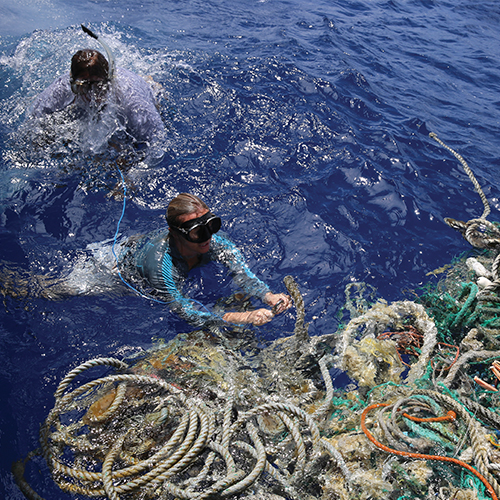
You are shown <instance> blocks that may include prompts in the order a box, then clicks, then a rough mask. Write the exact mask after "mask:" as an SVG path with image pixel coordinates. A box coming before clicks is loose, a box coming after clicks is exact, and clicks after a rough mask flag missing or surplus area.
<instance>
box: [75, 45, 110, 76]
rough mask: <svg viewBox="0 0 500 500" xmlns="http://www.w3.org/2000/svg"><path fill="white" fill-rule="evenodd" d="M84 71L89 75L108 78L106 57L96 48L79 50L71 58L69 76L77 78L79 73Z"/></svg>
mask: <svg viewBox="0 0 500 500" xmlns="http://www.w3.org/2000/svg"><path fill="white" fill-rule="evenodd" d="M84 72H86V73H88V74H89V76H96V77H98V78H101V79H103V80H108V74H109V64H108V61H107V59H106V58H105V57H104V56H103V55H102V54H101V53H100V52H99V51H98V50H92V49H84V50H79V51H78V52H77V53H76V54H75V55H74V56H73V57H72V58H71V78H72V79H73V80H78V78H79V75H81V74H82V73H84Z"/></svg>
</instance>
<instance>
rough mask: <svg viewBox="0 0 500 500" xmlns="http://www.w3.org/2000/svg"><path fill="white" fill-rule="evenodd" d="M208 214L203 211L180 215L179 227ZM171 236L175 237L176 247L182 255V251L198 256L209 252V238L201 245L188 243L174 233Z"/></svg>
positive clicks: (206, 211)
mask: <svg viewBox="0 0 500 500" xmlns="http://www.w3.org/2000/svg"><path fill="white" fill-rule="evenodd" d="M208 212H209V211H208V210H206V209H205V210H201V211H199V212H193V213H191V214H184V215H180V216H179V218H178V220H179V225H180V224H184V223H185V222H188V221H190V220H193V219H197V218H198V217H202V216H203V215H205V214H207V213H208ZM172 234H174V235H175V237H176V238H175V241H176V243H177V246H178V247H179V250H180V252H181V254H182V253H183V249H184V250H187V251H189V252H193V253H198V254H202V253H207V252H208V251H209V250H210V241H211V240H212V237H211V236H210V238H209V239H208V240H207V241H203V242H202V243H193V242H192V241H188V240H186V239H185V238H183V237H182V236H179V235H177V234H176V233H172Z"/></svg>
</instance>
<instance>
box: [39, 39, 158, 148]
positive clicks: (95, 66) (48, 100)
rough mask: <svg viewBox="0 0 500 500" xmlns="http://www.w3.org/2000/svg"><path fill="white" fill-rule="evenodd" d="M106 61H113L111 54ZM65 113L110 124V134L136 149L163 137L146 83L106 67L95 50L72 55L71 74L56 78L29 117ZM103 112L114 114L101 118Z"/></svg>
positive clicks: (106, 62) (110, 66) (103, 58)
mask: <svg viewBox="0 0 500 500" xmlns="http://www.w3.org/2000/svg"><path fill="white" fill-rule="evenodd" d="M101 43H103V42H101ZM108 57H112V56H111V53H110V52H108ZM65 109H68V110H71V112H72V113H73V115H72V117H73V118H77V119H80V120H82V119H83V120H85V119H88V118H89V117H94V119H95V117H96V116H97V117H100V118H101V121H104V120H105V121H107V122H108V123H109V127H110V128H111V131H112V132H118V133H121V135H122V137H123V135H125V136H126V137H127V139H128V140H129V141H131V142H132V143H133V144H136V145H141V144H147V145H151V144H158V143H161V141H162V140H163V139H164V136H165V126H164V124H163V121H162V119H161V116H160V114H159V112H158V109H157V107H156V104H155V99H154V96H153V93H152V91H151V88H150V86H149V85H148V83H147V82H146V81H145V80H144V79H143V78H141V77H139V76H138V75H136V74H135V73H133V72H132V71H129V70H127V69H125V68H116V69H115V68H114V61H113V60H111V61H110V63H108V61H107V60H106V58H105V57H104V56H103V54H101V53H100V52H99V51H97V50H93V49H84V50H79V51H78V52H76V54H74V55H73V57H72V59H71V71H70V73H69V74H65V75H62V76H60V77H59V78H57V79H56V80H55V81H54V82H53V83H52V84H51V85H50V86H49V87H47V88H46V89H45V90H44V91H43V92H42V93H41V94H40V95H39V96H38V97H37V98H36V100H35V102H34V103H33V106H32V108H31V117H33V118H40V117H43V116H44V115H50V114H53V113H55V112H58V111H62V110H65ZM104 111H106V112H107V113H110V112H113V114H112V115H110V116H108V117H106V118H103V117H102V115H103V112H104ZM113 128H114V129H116V130H113ZM111 135H113V134H111ZM120 140H121V138H120ZM116 142H117V141H115V143H116ZM111 144H112V145H113V141H111Z"/></svg>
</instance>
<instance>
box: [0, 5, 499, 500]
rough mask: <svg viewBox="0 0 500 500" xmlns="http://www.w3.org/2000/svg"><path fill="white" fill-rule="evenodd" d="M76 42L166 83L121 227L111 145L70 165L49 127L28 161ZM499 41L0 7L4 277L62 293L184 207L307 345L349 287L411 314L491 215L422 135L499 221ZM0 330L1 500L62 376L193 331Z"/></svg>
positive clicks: (139, 302)
mask: <svg viewBox="0 0 500 500" xmlns="http://www.w3.org/2000/svg"><path fill="white" fill-rule="evenodd" d="M82 23H83V24H85V25H87V26H88V27H90V28H91V29H92V30H94V31H95V32H97V33H98V34H99V35H100V36H102V37H103V38H104V39H105V40H106V42H107V43H108V45H109V46H110V47H111V48H112V50H113V53H114V55H115V58H116V61H117V64H118V66H122V67H126V68H128V69H131V70H133V71H135V72H136V73H138V74H140V75H141V76H143V77H145V78H148V79H151V80H152V81H154V88H155V92H156V95H157V98H158V102H159V106H160V110H161V113H162V116H163V118H164V120H165V123H166V124H167V127H168V140H167V143H166V144H165V145H164V147H165V156H164V157H163V159H162V160H161V161H160V162H159V163H157V164H155V165H148V164H146V163H145V162H143V161H142V159H141V158H140V157H139V156H137V157H134V156H133V155H132V156H130V157H129V161H130V163H131V165H130V168H131V172H132V178H133V186H131V187H130V189H129V191H128V192H127V197H126V203H125V209H124V205H123V201H122V199H121V198H119V197H117V196H114V195H113V193H115V192H116V191H119V190H120V185H121V180H120V177H119V174H118V173H117V171H116V169H115V168H114V166H113V161H112V160H113V158H111V159H110V158H104V159H103V158H102V157H98V155H97V156H96V155H95V154H93V151H92V146H93V145H95V144H96V142H95V141H97V142H98V140H99V137H97V138H96V137H94V136H89V138H88V141H87V143H86V144H87V146H88V149H85V148H83V149H82V150H76V151H75V150H74V149H71V148H70V147H69V146H67V144H65V142H64V141H61V140H60V137H59V138H58V136H57V133H59V132H60V133H61V134H63V133H64V131H63V130H61V129H59V130H58V129H57V128H55V129H54V130H53V131H52V132H54V134H53V135H52V136H51V137H52V139H51V140H50V141H47V143H46V144H42V145H41V146H40V147H39V148H38V149H37V150H36V151H35V150H33V149H32V148H31V146H30V143H29V142H28V141H27V140H26V136H25V135H23V134H22V133H21V132H20V131H23V126H22V125H23V123H24V121H25V118H26V116H27V112H28V110H29V106H30V105H31V103H32V102H33V99H34V98H35V96H36V95H37V94H38V93H40V92H41V91H42V90H43V89H44V88H45V87H46V86H47V85H49V84H50V83H51V82H52V81H53V79H55V78H56V77H57V76H58V75H60V74H62V73H64V72H66V71H68V70H69V60H70V58H71V55H72V54H73V53H74V52H75V51H76V50H78V49H79V48H84V47H93V48H99V47H98V46H97V44H96V42H94V41H92V40H91V39H90V38H89V37H87V36H86V35H85V34H84V33H83V32H82V30H81V29H80V24H82ZM499 39H500V4H499V3H498V2H493V1H490V2H480V3H479V2H476V1H475V0H454V1H440V0H389V1H386V0H384V1H382V0H370V1H365V2H361V1H349V0H344V1H342V2H337V1H327V0H315V1H314V2H313V1H306V0H300V1H299V0H296V1H295V0H290V1H285V0H245V1H243V0H231V1H229V0H211V1H204V2H200V1H195V0H186V1H173V0H162V1H158V0H149V1H141V2H139V1H123V0H109V1H99V0H95V1H89V0H80V1H79V2H76V1H73V0H61V1H52V0H37V1H28V0H24V1H21V0H10V1H8V2H7V1H5V0H0V83H1V85H0V103H1V106H0V115H1V119H0V170H1V172H2V175H1V176H0V239H1V245H0V260H1V261H2V262H3V263H4V262H8V263H9V266H12V267H15V268H18V269H22V270H32V271H33V272H36V273H38V274H45V275H50V276H61V275H64V274H65V273H68V272H69V271H70V270H71V269H72V268H73V267H74V265H75V264H76V263H77V262H79V259H82V258H83V257H82V255H83V256H84V255H85V254H84V253H82V250H83V249H85V248H86V246H87V245H89V244H92V243H95V242H99V241H103V240H108V239H110V238H113V236H114V234H115V232H116V230H117V224H118V221H119V220H120V217H121V215H122V211H123V219H122V220H121V223H120V228H119V229H120V233H121V234H123V235H132V234H136V233H142V232H146V231H149V230H152V229H156V228H159V227H162V225H163V224H164V218H163V217H164V212H165V209H166V206H167V204H168V202H169V200H170V199H171V198H172V197H173V196H175V195H176V194H177V193H179V192H183V191H189V192H193V193H195V194H197V195H199V196H200V197H202V198H203V199H205V200H206V201H207V202H208V204H209V205H210V206H211V208H212V210H213V211H215V212H216V213H217V214H219V215H220V216H221V217H222V218H223V220H224V230H225V231H226V232H227V233H228V234H229V236H230V237H231V238H232V239H233V241H235V243H237V244H238V245H239V246H240V247H241V248H242V249H243V252H244V255H245V257H246V259H247V261H248V263H249V265H250V267H251V268H252V270H253V271H254V272H255V273H256V274H257V275H258V276H259V277H261V278H263V279H264V280H265V281H266V282H267V283H268V284H269V285H270V286H271V288H272V289H273V290H275V291H284V290H285V287H284V285H283V283H282V279H283V277H284V276H286V275H292V276H293V277H294V278H295V280H296V281H297V283H298V285H299V288H300V290H301V292H302V294H303V296H304V301H305V307H306V313H307V314H306V320H307V321H309V322H310V333H311V334H312V335H319V334H323V333H330V332H333V331H335V330H336V329H337V328H338V326H339V324H340V322H341V321H342V320H343V319H345V318H343V317H342V306H343V304H344V300H345V297H344V290H345V287H346V285H348V284H349V283H351V282H354V281H360V282H365V283H367V284H368V285H370V286H371V287H373V288H374V290H375V292H374V293H375V296H376V297H380V298H384V299H386V300H388V301H392V300H400V299H403V298H411V297H412V291H413V290H415V291H418V289H419V287H421V286H423V285H424V284H425V283H427V282H429V281H430V280H432V278H431V277H429V276H428V273H429V272H431V271H432V270H434V269H436V268H439V267H441V266H443V265H445V264H447V263H449V262H450V261H451V260H452V258H453V257H454V256H456V255H458V254H460V253H461V252H463V251H465V250H468V249H469V246H468V244H467V243H466V242H465V240H463V239H462V237H461V236H460V235H459V234H458V233H456V232H454V231H453V230H452V229H450V228H449V227H448V226H447V225H446V224H445V223H444V222H443V219H444V217H453V218H456V219H460V220H469V219H471V218H474V217H479V216H480V215H481V214H482V211H483V205H482V203H481V200H480V198H479V196H478V195H477V193H476V192H475V191H474V188H473V186H472V183H471V181H470V179H469V178H468V177H467V175H466V174H465V172H464V171H463V169H462V167H461V165H460V164H459V163H458V162H457V160H456V159H455V158H454V157H453V156H452V155H451V154H450V153H449V152H448V151H446V150H444V149H443V148H442V147H440V146H439V145H438V144H437V143H436V142H435V141H433V140H432V139H430V138H429V137H428V134H429V132H435V133H436V134H437V135H438V136H439V137H440V138H441V139H442V140H443V141H445V142H446V143H447V144H449V145H450V146H451V147H453V148H454V149H456V150H457V151H458V152H459V153H460V154H461V155H462V156H464V158H465V159H466V160H467V161H468V163H469V166H470V167H471V168H472V170H473V171H474V173H475V175H476V177H477V179H478V181H479V183H480V185H481V187H482V188H483V190H484V192H485V194H486V196H487V198H488V200H489V202H490V205H491V209H492V213H491V215H490V216H489V220H491V221H495V220H499V216H498V210H499V186H498V184H499V183H498V171H499V168H500V161H499V158H500V146H499V142H498V137H499V132H500V126H499V119H498V117H499V113H500V99H499V90H500V88H499V87H500V83H499V82H500V63H499V60H500V44H499V43H498V40H499ZM28 132H29V131H28ZM24 133H26V130H24ZM58 139H59V140H58ZM85 278H86V277H84V276H82V280H84V279H85ZM221 279H222V277H219V276H215V278H214V279H213V280H210V279H207V278H206V277H205V278H203V280H201V284H202V285H203V292H204V294H203V298H204V300H209V301H210V300H215V299H216V298H217V295H218V294H219V293H220V292H221V290H226V288H227V286H228V285H227V283H225V282H224V280H223V282H222V284H220V280H221ZM210 290H212V292H210ZM205 291H207V292H206V293H205ZM195 293H196V290H195ZM207 294H208V298H206V296H207ZM199 296H200V297H201V290H199ZM0 318H1V324H0V401H1V407H2V412H1V413H0V448H1V450H2V453H1V458H0V460H1V465H0V496H1V497H2V498H8V499H21V498H23V496H22V494H21V493H20V491H19V490H18V489H17V487H16V485H15V484H14V481H13V478H12V475H11V473H10V466H11V463H12V462H13V461H14V460H17V459H19V458H20V457H24V456H26V455H27V453H28V452H29V451H31V450H32V449H34V448H36V447H37V446H38V429H39V425H40V423H41V422H42V421H43V419H44V418H45V416H46V415H47V412H48V411H49V409H50V408H51V407H52V403H53V393H54V390H55V388H56V386H57V383H58V382H59V381H60V379H61V377H62V376H63V375H64V374H65V373H66V372H67V371H69V370H70V369H71V368H73V367H74V366H76V365H77V364H79V363H81V362H83V361H86V360H88V359H91V358H94V357H97V356H115V357H124V356H131V355H134V354H137V353H140V352H141V351H144V350H146V349H148V348H149V347H150V346H151V345H152V344H153V343H154V342H156V341H157V340H158V339H166V340H168V339H170V338H173V337H174V336H175V335H176V334H177V333H180V332H185V331H188V330H190V328H189V327H188V325H187V324H185V323H184V322H183V321H181V320H179V319H178V318H176V317H175V316H174V315H172V314H171V313H170V312H169V311H168V309H167V308H166V307H164V306H162V305H159V304H156V303H152V302H149V301H147V300H145V299H143V298H141V297H139V296H136V295H133V294H128V295H119V296H116V294H110V293H105V292H104V291H103V293H102V294H100V295H97V296H81V297H73V298H68V299H66V300H61V301H49V300H44V299H37V298H34V297H29V298H12V297H5V298H4V300H3V307H2V309H1V311H0ZM294 321H295V317H294V314H293V310H291V311H289V312H288V313H286V314H285V315H282V316H279V317H277V318H276V319H275V320H274V321H273V322H271V323H269V324H268V325H265V326H263V327H261V328H258V329H255V336H256V338H257V339H258V340H261V341H263V342H264V341H268V340H273V339H276V338H278V337H280V336H285V335H288V334H289V333H290V332H292V331H293V327H294ZM33 476H34V477H33V481H34V484H33V486H34V487H35V489H36V490H37V491H38V492H39V493H40V494H41V495H42V496H44V497H45V498H47V499H48V498H50V499H51V500H59V499H61V500H62V499H67V498H70V496H69V495H65V494H63V493H62V492H59V491H58V490H56V489H55V488H54V486H52V484H51V480H50V478H48V477H46V476H44V474H43V471H42V472H40V473H38V474H37V473H33ZM2 489H3V490H4V492H2V491H1V490H2ZM2 493H3V494H2Z"/></svg>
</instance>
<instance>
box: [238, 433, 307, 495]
mask: <svg viewBox="0 0 500 500" xmlns="http://www.w3.org/2000/svg"><path fill="white" fill-rule="evenodd" d="M233 444H234V445H235V446H238V447H239V448H242V449H243V450H245V451H246V452H248V453H250V454H251V455H252V456H253V457H254V458H255V459H256V458H257V451H256V450H255V448H254V447H253V446H252V445H250V444H248V443H245V442H244V441H235V442H234V443H233ZM264 470H265V471H266V472H267V473H268V474H269V475H270V476H272V477H273V478H274V479H275V480H276V481H278V483H280V484H281V486H282V487H283V488H284V490H285V491H286V492H287V494H288V495H290V497H291V498H292V499H297V500H302V498H303V496H301V495H299V494H298V492H297V491H296V490H295V488H293V486H291V485H290V483H289V482H288V479H287V478H286V477H285V476H284V475H283V474H282V473H281V472H280V471H279V470H278V469H277V468H275V467H273V466H272V465H271V464H270V463H269V462H268V461H266V467H265V469H264Z"/></svg>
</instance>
